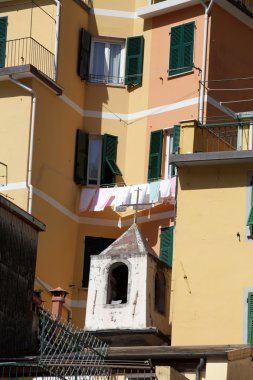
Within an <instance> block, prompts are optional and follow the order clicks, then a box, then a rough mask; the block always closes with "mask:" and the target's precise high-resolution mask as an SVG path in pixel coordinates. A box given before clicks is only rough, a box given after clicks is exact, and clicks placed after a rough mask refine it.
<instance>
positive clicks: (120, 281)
mask: <svg viewBox="0 0 253 380" xmlns="http://www.w3.org/2000/svg"><path fill="white" fill-rule="evenodd" d="M107 286H108V287H107V299H106V303H107V304H111V305H120V304H124V303H127V293H128V267H127V265H126V264H124V263H122V262H119V263H114V264H113V265H112V266H111V268H110V269H109V274H108V285H107Z"/></svg>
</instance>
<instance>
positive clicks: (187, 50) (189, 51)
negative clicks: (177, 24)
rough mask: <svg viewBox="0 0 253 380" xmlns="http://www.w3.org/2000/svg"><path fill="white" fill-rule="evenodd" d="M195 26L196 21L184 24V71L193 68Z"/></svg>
mask: <svg viewBox="0 0 253 380" xmlns="http://www.w3.org/2000/svg"><path fill="white" fill-rule="evenodd" d="M194 28H195V23H194V22H191V23H189V24H185V25H183V47H182V66H183V68H184V71H190V70H192V66H193V43H194Z"/></svg>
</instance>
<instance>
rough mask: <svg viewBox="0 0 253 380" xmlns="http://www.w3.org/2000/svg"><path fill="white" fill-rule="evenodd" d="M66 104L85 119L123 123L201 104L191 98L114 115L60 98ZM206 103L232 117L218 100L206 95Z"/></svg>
mask: <svg viewBox="0 0 253 380" xmlns="http://www.w3.org/2000/svg"><path fill="white" fill-rule="evenodd" d="M60 99H62V100H63V101H64V102H65V103H66V104H68V105H69V106H70V107H71V108H73V109H74V110H75V111H76V112H78V113H79V114H80V115H81V116H83V117H90V118H95V119H107V120H122V121H132V120H138V119H142V118H143V117H148V116H152V115H158V114H161V113H165V112H170V111H174V110H177V109H180V108H184V107H189V106H192V105H195V104H198V103H199V98H198V97H195V98H191V99H186V100H182V101H180V102H175V103H171V104H165V105H162V106H159V107H154V108H149V109H147V110H144V111H138V112H134V113H128V114H127V113H112V112H101V111H90V110H85V109H82V108H81V107H79V106H78V105H77V104H76V103H75V102H73V101H72V100H71V99H69V98H68V97H67V96H66V95H62V96H60ZM205 102H208V103H209V104H211V105H213V106H214V107H215V108H217V109H219V110H220V111H222V112H224V113H226V114H227V115H230V116H231V113H232V111H230V110H229V109H228V108H227V107H225V106H223V105H221V104H220V102H218V101H217V100H216V99H214V98H212V97H211V96H209V95H205Z"/></svg>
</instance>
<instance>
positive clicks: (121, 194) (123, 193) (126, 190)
mask: <svg viewBox="0 0 253 380" xmlns="http://www.w3.org/2000/svg"><path fill="white" fill-rule="evenodd" d="M130 190H131V186H122V187H116V188H115V200H114V202H113V205H114V210H115V211H118V212H124V211H126V209H127V207H126V206H124V205H125V204H129V203H130V199H131V192H130Z"/></svg>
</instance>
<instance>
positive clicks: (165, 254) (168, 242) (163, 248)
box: [160, 226, 174, 267]
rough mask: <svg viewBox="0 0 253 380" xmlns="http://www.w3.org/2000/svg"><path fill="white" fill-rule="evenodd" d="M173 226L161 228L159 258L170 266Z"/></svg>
mask: <svg viewBox="0 0 253 380" xmlns="http://www.w3.org/2000/svg"><path fill="white" fill-rule="evenodd" d="M173 234H174V226H172V227H163V228H161V234H160V260H161V261H163V262H164V263H166V264H167V265H168V266H169V267H172V258H173Z"/></svg>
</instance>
